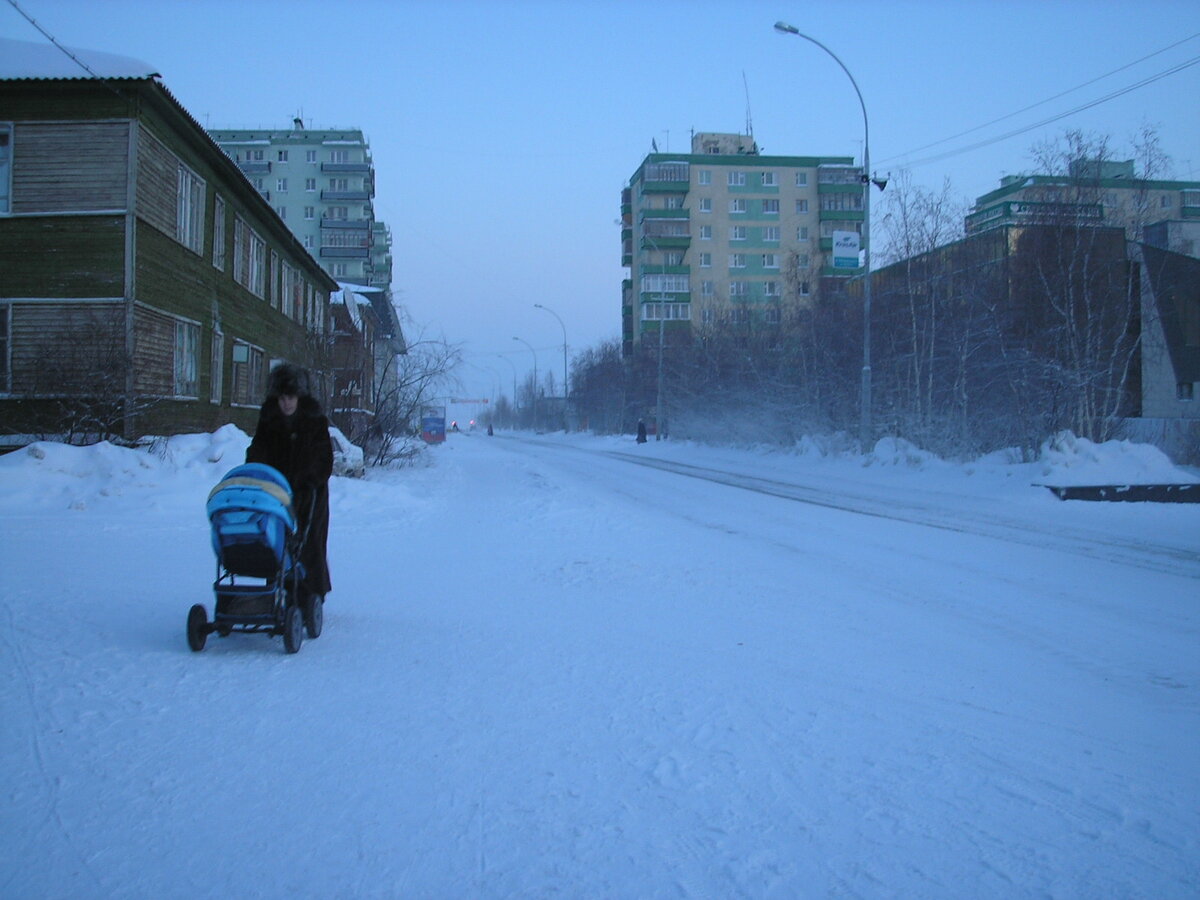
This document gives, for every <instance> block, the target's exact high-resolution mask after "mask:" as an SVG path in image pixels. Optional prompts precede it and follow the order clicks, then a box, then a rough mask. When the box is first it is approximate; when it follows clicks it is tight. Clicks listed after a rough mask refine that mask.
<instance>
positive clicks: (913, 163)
mask: <svg viewBox="0 0 1200 900" xmlns="http://www.w3.org/2000/svg"><path fill="white" fill-rule="evenodd" d="M1197 63H1200V56H1193V57H1192V58H1191V59H1188V60H1185V61H1184V62H1181V63H1179V64H1177V65H1174V66H1172V67H1171V68H1169V69H1165V70H1163V71H1162V72H1158V73H1157V74H1154V75H1150V76H1148V77H1146V78H1143V79H1142V80H1141V81H1138V82H1136V83H1134V84H1130V85H1126V86H1125V87H1123V88H1119V89H1118V90H1115V91H1113V92H1111V93H1109V94H1105V95H1104V96H1103V97H1098V98H1096V99H1095V100H1091V101H1089V102H1087V103H1083V104H1080V105H1079V106H1076V107H1074V108H1072V109H1068V110H1066V111H1065V112H1061V113H1058V114H1056V115H1053V116H1049V117H1048V118H1045V119H1042V120H1040V121H1038V122H1034V123H1032V124H1030V125H1026V126H1024V127H1021V128H1016V129H1013V130H1012V131H1008V132H1005V133H1004V134H1001V135H997V136H996V137H993V138H988V139H987V140H983V141H977V142H976V143H974V144H968V145H967V146H965V147H959V148H958V149H956V150H947V151H946V152H945V153H936V154H934V155H932V156H925V157H922V158H920V159H915V160H909V161H905V162H904V165H905V166H906V167H907V168H916V167H917V166H923V165H925V164H927V163H931V162H937V161H939V160H943V159H949V158H950V157H952V156H958V155H959V154H961V153H969V152H971V151H972V150H979V149H980V148H982V147H987V146H990V145H991V144H997V143H999V142H1000V141H1006V140H1008V139H1009V138H1012V137H1016V136H1017V135H1020V134H1024V133H1025V132H1027V131H1033V130H1034V129H1035V128H1041V127H1043V126H1045V125H1049V124H1051V123H1053V122H1057V121H1059V120H1060V119H1065V118H1067V117H1068V116H1073V115H1075V114H1076V113H1080V112H1083V111H1084V110H1087V109H1091V108H1092V107H1093V106H1099V105H1100V104H1101V103H1107V102H1108V101H1109V100H1115V99H1116V98H1117V97H1120V96H1123V95H1124V94H1128V93H1130V92H1131V91H1136V90H1138V89H1139V88H1143V87H1145V86H1146V85H1148V84H1152V83H1153V82H1155V81H1159V80H1161V79H1163V78H1166V77H1167V76H1169V75H1174V74H1176V73H1178V72H1182V71H1183V70H1184V69H1188V68H1191V67H1192V66H1194V65H1196V64H1197ZM947 140H950V139H949V138H948V139H947ZM937 143H943V142H942V141H938V142H937ZM926 146H935V145H934V144H929V145H926ZM911 152H916V151H911ZM898 160H904V156H893V157H891V158H890V159H888V160H886V162H895V161H898Z"/></svg>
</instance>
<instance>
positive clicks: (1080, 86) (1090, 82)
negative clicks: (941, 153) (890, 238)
mask: <svg viewBox="0 0 1200 900" xmlns="http://www.w3.org/2000/svg"><path fill="white" fill-rule="evenodd" d="M1198 37H1200V31H1198V32H1196V33H1195V34H1191V35H1188V36H1187V37H1185V38H1183V39H1182V40H1179V41H1176V42H1175V43H1173V44H1168V45H1167V46H1165V47H1163V48H1162V49H1160V50H1155V51H1154V52H1153V53H1147V54H1146V55H1145V56H1143V57H1141V58H1140V59H1135V60H1134V61H1133V62H1129V63H1126V64H1125V65H1123V66H1118V67H1117V68H1115V69H1113V70H1112V71H1111V72H1105V73H1104V74H1103V75H1097V76H1096V77H1095V78H1092V79H1090V80H1088V81H1085V82H1083V84H1077V85H1075V87H1071V88H1067V89H1066V90H1065V91H1060V92H1059V93H1057V94H1055V95H1054V96H1053V97H1047V98H1046V99H1045V100H1039V101H1038V102H1037V103H1031V104H1029V105H1028V106H1026V107H1023V108H1022V109H1018V110H1017V111H1016V112H1011V113H1008V114H1007V115H1004V116H1000V117H999V118H996V119H992V120H991V121H990V122H984V123H983V124H982V125H976V126H975V127H974V128H968V129H967V130H966V131H960V132H959V133H958V134H952V135H950V136H949V137H944V138H942V139H941V140H937V141H933V142H932V143H929V144H924V145H922V146H920V147H914V148H913V149H912V150H909V151H908V152H907V153H904V154H901V155H899V156H892V157H888V158H887V159H883V160H880V161H879V162H881V163H889V162H894V161H896V160H899V159H903V158H904V157H905V156H910V155H912V154H914V153H920V152H921V151H922V150H928V149H929V148H930V147H936V146H938V145H939V144H945V143H948V142H950V141H954V140H958V139H959V138H960V137H966V136H967V135H968V134H974V133H975V132H976V131H982V130H983V129H984V128H990V127H991V126H992V125H998V124H999V123H1000V122H1004V121H1007V120H1008V119H1011V118H1013V117H1015V116H1019V115H1021V114H1022V113H1027V112H1029V111H1030V110H1031V109H1037V108H1038V107H1039V106H1045V105H1046V104H1047V103H1053V102H1054V101H1055V100H1059V99H1061V98H1063V97H1065V96H1067V95H1068V94H1073V93H1075V92H1076V91H1080V90H1083V89H1084V88H1085V87H1088V86H1089V85H1093V84H1095V83H1096V82H1098V81H1103V80H1104V79H1105V78H1111V77H1112V76H1113V75H1116V74H1118V73H1119V72H1124V71H1125V70H1126V69H1131V68H1133V67H1134V66H1136V65H1138V64H1139V63H1144V62H1145V61H1146V60H1148V59H1153V58H1154V57H1156V56H1160V55H1161V54H1163V53H1166V52H1167V51H1168V50H1173V49H1174V48H1176V47H1178V46H1179V45H1180V44H1186V43H1187V42H1188V41H1193V40H1195V39H1196V38H1198ZM1068 115H1069V114H1068ZM1034 127H1036V126H1034Z"/></svg>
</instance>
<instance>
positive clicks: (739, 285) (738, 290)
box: [729, 281, 750, 297]
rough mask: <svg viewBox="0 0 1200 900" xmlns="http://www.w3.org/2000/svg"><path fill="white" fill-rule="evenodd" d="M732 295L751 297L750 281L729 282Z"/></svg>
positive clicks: (730, 294)
mask: <svg viewBox="0 0 1200 900" xmlns="http://www.w3.org/2000/svg"><path fill="white" fill-rule="evenodd" d="M729 296H730V297H749V296H750V282H748V281H731V282H729Z"/></svg>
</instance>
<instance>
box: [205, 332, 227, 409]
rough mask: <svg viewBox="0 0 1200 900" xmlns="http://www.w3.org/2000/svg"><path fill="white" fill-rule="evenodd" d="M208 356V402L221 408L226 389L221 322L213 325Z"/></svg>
mask: <svg viewBox="0 0 1200 900" xmlns="http://www.w3.org/2000/svg"><path fill="white" fill-rule="evenodd" d="M208 354H209V360H208V364H209V371H208V400H209V402H210V403H212V404H213V405H215V406H220V405H221V393H222V392H223V391H224V389H225V335H224V334H223V333H222V332H221V322H220V321H219V320H218V321H216V322H214V323H213V330H212V341H211V342H210V344H209V349H208Z"/></svg>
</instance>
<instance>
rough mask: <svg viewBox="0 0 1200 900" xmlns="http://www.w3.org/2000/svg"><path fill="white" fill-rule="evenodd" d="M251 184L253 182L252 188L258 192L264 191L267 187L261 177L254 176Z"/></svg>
mask: <svg viewBox="0 0 1200 900" xmlns="http://www.w3.org/2000/svg"><path fill="white" fill-rule="evenodd" d="M253 184H254V189H255V190H256V191H258V192H259V193H260V194H261V193H264V192H265V191H266V189H267V185H266V183H265V182H264V181H263V179H261V178H255V179H254V181H253Z"/></svg>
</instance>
